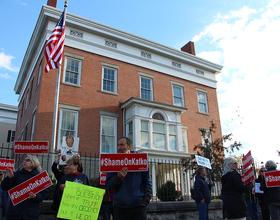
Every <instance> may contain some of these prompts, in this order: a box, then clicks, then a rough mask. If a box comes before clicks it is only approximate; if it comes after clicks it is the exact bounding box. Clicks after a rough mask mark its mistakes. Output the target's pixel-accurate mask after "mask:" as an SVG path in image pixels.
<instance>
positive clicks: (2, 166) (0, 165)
mask: <svg viewBox="0 0 280 220" xmlns="http://www.w3.org/2000/svg"><path fill="white" fill-rule="evenodd" d="M14 164H15V160H11V159H0V170H6V169H7V168H10V169H12V170H13V169H14Z"/></svg>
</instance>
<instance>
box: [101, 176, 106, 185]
mask: <svg viewBox="0 0 280 220" xmlns="http://www.w3.org/2000/svg"><path fill="white" fill-rule="evenodd" d="M106 177H107V173H101V174H100V185H105V183H106Z"/></svg>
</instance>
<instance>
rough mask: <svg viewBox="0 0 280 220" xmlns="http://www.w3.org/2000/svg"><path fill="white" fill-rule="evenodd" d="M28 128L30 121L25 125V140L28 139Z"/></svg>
mask: <svg viewBox="0 0 280 220" xmlns="http://www.w3.org/2000/svg"><path fill="white" fill-rule="evenodd" d="M27 129H28V123H26V125H25V131H24V141H26V140H27Z"/></svg>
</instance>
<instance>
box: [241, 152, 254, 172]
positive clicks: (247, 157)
mask: <svg viewBox="0 0 280 220" xmlns="http://www.w3.org/2000/svg"><path fill="white" fill-rule="evenodd" d="M242 163H243V169H246V168H247V167H249V166H250V165H251V164H252V163H253V159H252V155H251V151H249V152H248V153H247V154H246V155H245V156H244V157H243V158H242Z"/></svg>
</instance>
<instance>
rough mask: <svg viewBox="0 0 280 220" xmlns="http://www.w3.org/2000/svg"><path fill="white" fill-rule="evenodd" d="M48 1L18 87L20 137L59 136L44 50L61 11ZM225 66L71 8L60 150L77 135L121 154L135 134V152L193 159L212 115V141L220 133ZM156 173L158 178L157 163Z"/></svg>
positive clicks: (86, 143)
mask: <svg viewBox="0 0 280 220" xmlns="http://www.w3.org/2000/svg"><path fill="white" fill-rule="evenodd" d="M48 4H49V5H43V6H42V9H41V13H40V15H39V18H38V21H37V23H36V26H35V28H34V32H33V34H32V37H31V40H30V42H29V45H28V48H27V50H26V54H25V56H24V59H23V62H22V65H21V68H20V72H19V75H18V78H17V81H16V84H15V88H14V90H15V92H16V94H19V100H20V102H19V106H18V107H19V113H18V121H17V129H16V133H15V139H16V140H35V141H49V143H51V139H52V126H53V112H54V99H55V88H56V77H57V70H51V71H50V72H48V73H45V72H44V68H45V65H46V60H45V57H44V48H45V44H46V41H47V39H48V38H49V36H50V34H51V32H52V30H53V28H54V26H55V24H56V22H57V20H58V19H59V17H60V15H61V13H62V10H60V9H57V8H56V7H55V6H56V1H49V3H48ZM221 69H222V66H220V65H217V64H215V63H212V62H209V61H207V60H204V59H201V58H199V57H196V56H195V51H194V45H193V43H192V42H189V43H188V44H187V45H185V46H184V47H182V49H181V51H180V50H177V49H174V48H170V47H167V46H165V45H161V44H159V43H157V42H153V41H150V40H148V39H144V38H141V37H139V36H136V35H133V34H130V33H127V32H124V31H122V30H118V29H115V28H113V27H109V26H106V25H104V24H100V23H97V22H95V21H92V20H89V19H86V18H83V17H80V16H77V15H75V14H71V13H70V12H67V15H66V38H65V46H64V54H63V61H62V68H61V84H60V96H59V114H58V126H57V131H58V132H57V144H56V146H55V149H59V148H60V147H61V141H62V137H63V136H66V135H68V134H72V135H73V136H75V137H79V139H80V144H79V149H80V151H82V152H87V153H115V152H116V146H117V140H118V138H119V137H121V136H129V137H131V139H132V140H133V150H136V151H139V152H146V153H148V156H149V158H152V159H168V160H171V161H172V160H174V161H178V160H179V159H180V158H182V157H190V155H191V154H192V153H193V150H192V149H193V147H194V145H195V144H199V143H201V142H202V138H201V134H200V131H199V130H198V129H199V128H208V127H209V125H210V121H211V120H213V121H214V122H215V123H217V127H218V129H217V131H216V133H215V137H213V138H216V137H220V136H221V129H220V118H219V109H218V101H217V94H216V79H215V75H216V74H218V73H219V72H220V71H221ZM24 134H26V135H24ZM50 147H52V146H50ZM51 150H52V149H51ZM151 173H152V176H153V183H154V182H155V176H156V175H157V169H156V167H154V168H153V169H152V171H151ZM180 175H183V174H182V173H181V174H180Z"/></svg>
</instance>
